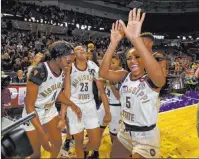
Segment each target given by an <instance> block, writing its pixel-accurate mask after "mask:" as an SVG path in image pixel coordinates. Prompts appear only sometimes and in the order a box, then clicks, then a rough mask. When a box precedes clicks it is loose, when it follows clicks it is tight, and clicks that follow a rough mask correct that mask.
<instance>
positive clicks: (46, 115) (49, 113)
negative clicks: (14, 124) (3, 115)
mask: <svg viewBox="0 0 199 159" xmlns="http://www.w3.org/2000/svg"><path fill="white" fill-rule="evenodd" d="M35 110H36V112H37V114H38V117H39V121H40V122H41V125H44V124H46V123H48V122H49V121H51V120H52V119H53V118H54V117H56V116H58V112H57V108H56V107H55V106H53V107H52V108H50V109H48V110H45V109H38V108H35ZM26 115H27V113H26V109H25V107H24V109H23V112H22V117H25V116H26ZM22 127H23V128H24V129H25V131H33V130H35V127H34V126H33V125H32V123H31V122H27V123H26V124H24V125H22Z"/></svg>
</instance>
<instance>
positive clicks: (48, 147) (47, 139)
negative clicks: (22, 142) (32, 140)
mask: <svg viewBox="0 0 199 159" xmlns="http://www.w3.org/2000/svg"><path fill="white" fill-rule="evenodd" d="M40 142H41V145H42V146H43V148H44V149H45V150H46V151H48V152H51V150H52V148H51V143H50V137H49V135H48V134H47V133H46V132H45V133H42V134H41V138H40Z"/></svg>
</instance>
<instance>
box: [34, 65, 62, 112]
mask: <svg viewBox="0 0 199 159" xmlns="http://www.w3.org/2000/svg"><path fill="white" fill-rule="evenodd" d="M44 65H45V67H46V70H47V80H46V81H45V82H43V83H42V84H41V85H40V86H39V90H38V95H37V100H36V102H35V107H36V108H39V109H49V108H51V107H52V106H54V105H55V101H56V99H57V97H58V95H59V93H60V91H61V90H62V88H63V76H64V72H63V71H62V73H61V75H60V76H58V77H56V76H55V75H54V74H53V73H52V72H51V70H50V68H49V66H48V64H47V62H44Z"/></svg>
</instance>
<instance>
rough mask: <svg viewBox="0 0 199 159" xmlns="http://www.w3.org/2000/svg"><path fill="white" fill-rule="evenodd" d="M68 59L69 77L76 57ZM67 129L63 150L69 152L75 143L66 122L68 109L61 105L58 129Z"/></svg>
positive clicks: (66, 71)
mask: <svg viewBox="0 0 199 159" xmlns="http://www.w3.org/2000/svg"><path fill="white" fill-rule="evenodd" d="M68 58H69V59H70V61H68V67H67V69H65V75H67V74H68V73H69V76H70V71H71V65H72V63H74V61H75V56H74V54H71V55H68ZM66 77H67V76H66ZM66 79H67V78H65V80H66ZM65 127H66V128H67V135H66V139H65V141H64V145H63V149H64V150H65V151H69V150H70V146H71V144H72V143H74V142H73V140H74V137H73V136H72V135H71V134H70V131H69V125H68V120H66V108H65V105H64V104H62V105H61V114H60V120H59V123H58V128H60V129H61V130H64V129H65Z"/></svg>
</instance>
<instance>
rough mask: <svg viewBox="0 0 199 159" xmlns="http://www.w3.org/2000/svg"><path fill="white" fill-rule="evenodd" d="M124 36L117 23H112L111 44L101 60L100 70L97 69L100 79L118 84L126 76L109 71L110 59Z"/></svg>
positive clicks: (122, 71) (123, 73)
mask: <svg viewBox="0 0 199 159" xmlns="http://www.w3.org/2000/svg"><path fill="white" fill-rule="evenodd" d="M123 36H124V34H123V32H122V31H121V28H120V25H119V21H117V22H116V24H114V23H113V25H112V30H111V37H110V39H111V42H110V44H109V47H108V49H107V50H106V53H105V55H104V57H103V59H102V62H101V65H100V69H99V75H100V77H102V78H104V79H106V80H110V81H113V82H118V81H120V80H122V79H123V78H124V77H125V75H126V74H127V71H124V70H119V71H112V70H109V68H110V65H111V59H112V56H113V54H114V53H115V50H116V48H117V46H118V44H119V42H120V40H121V39H122V38H123Z"/></svg>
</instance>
